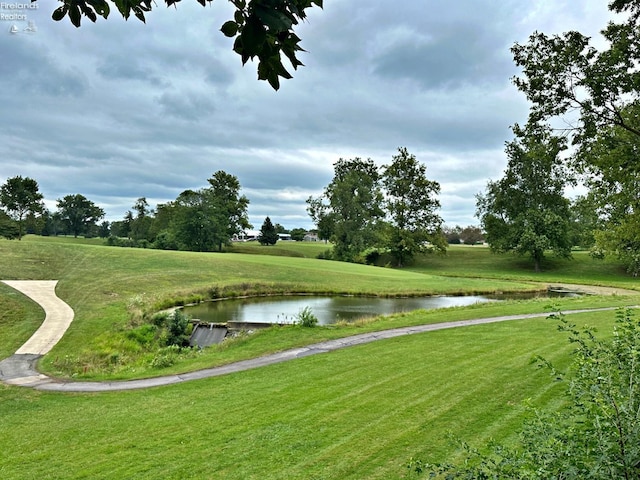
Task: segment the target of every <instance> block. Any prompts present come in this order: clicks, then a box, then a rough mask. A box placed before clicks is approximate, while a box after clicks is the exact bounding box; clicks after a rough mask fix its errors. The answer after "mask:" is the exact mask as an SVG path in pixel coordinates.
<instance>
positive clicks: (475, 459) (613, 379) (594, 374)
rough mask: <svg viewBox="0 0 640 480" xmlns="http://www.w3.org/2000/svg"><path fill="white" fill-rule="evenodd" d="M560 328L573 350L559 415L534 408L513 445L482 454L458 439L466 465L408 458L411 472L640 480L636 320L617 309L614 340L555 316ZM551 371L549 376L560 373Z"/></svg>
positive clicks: (544, 363)
mask: <svg viewBox="0 0 640 480" xmlns="http://www.w3.org/2000/svg"><path fill="white" fill-rule="evenodd" d="M556 318H559V319H560V321H561V330H563V331H566V332H568V333H569V341H570V342H571V343H574V344H575V345H576V349H575V351H574V355H575V358H574V362H573V368H572V373H573V378H572V379H571V381H570V382H569V384H568V386H567V396H568V398H569V401H570V404H569V406H568V407H567V408H566V409H564V410H561V411H559V412H557V413H546V412H541V411H538V410H533V416H532V418H531V420H529V421H528V422H527V423H526V424H525V427H524V429H523V431H522V433H521V435H520V445H519V447H516V448H511V447H504V446H500V445H492V447H493V448H492V453H491V454H489V455H484V454H481V453H479V452H478V451H477V450H475V449H472V448H471V447H469V446H468V445H467V444H466V443H464V442H462V446H463V449H464V450H465V452H466V460H465V461H464V463H463V465H460V466H456V465H451V464H438V465H432V464H428V463H424V462H422V461H420V460H412V461H411V463H410V464H409V465H408V467H409V469H410V470H411V471H413V472H414V473H417V474H419V475H422V474H424V473H428V475H429V478H446V479H456V478H469V479H470V478H486V479H489V478H496V479H497V478H501V479H502V478H505V479H531V480H533V479H536V480H538V479H539V480H542V479H548V478H575V479H579V478H589V479H594V480H605V479H606V480H609V479H612V478H622V479H632V478H634V479H635V478H640V395H638V392H637V389H638V386H637V379H638V378H639V377H640V323H639V322H637V321H636V320H634V319H633V317H632V315H631V312H630V311H629V310H624V311H620V312H618V315H617V326H616V327H615V330H614V336H613V339H612V340H608V341H602V340H598V339H597V338H596V337H595V335H594V333H593V331H592V330H588V329H585V330H583V331H579V330H577V329H576V328H575V325H572V324H569V323H568V322H567V321H566V320H565V319H564V317H563V316H562V315H561V314H560V315H559V316H557V317H556ZM537 360H538V361H539V363H540V365H541V366H547V367H550V368H551V373H552V374H553V377H554V378H558V377H559V378H562V377H563V375H562V374H561V373H559V372H557V371H556V370H555V369H553V366H552V365H551V364H550V363H549V362H548V361H546V360H544V359H542V358H537Z"/></svg>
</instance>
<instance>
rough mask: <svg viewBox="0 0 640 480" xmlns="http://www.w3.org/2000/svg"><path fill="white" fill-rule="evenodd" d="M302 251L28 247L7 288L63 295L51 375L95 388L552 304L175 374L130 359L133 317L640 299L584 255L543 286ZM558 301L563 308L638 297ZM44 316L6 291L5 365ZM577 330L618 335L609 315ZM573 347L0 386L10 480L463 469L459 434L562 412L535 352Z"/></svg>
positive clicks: (8, 248)
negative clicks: (321, 306) (68, 318)
mask: <svg viewBox="0 0 640 480" xmlns="http://www.w3.org/2000/svg"><path fill="white" fill-rule="evenodd" d="M288 243H289V242H286V244H288ZM283 244H285V242H281V243H279V244H278V246H280V248H285V246H283ZM291 247H293V248H292V250H290V254H291V256H287V257H285V256H281V255H263V254H255V250H257V249H261V248H271V247H259V246H255V247H252V246H243V248H246V249H247V251H244V252H243V253H223V254H210V253H192V252H165V251H154V250H140V249H124V248H116V247H105V246H101V245H99V244H96V243H95V242H83V241H81V240H80V239H78V240H72V241H69V239H67V240H65V239H46V238H40V237H29V236H28V237H26V238H25V239H24V240H23V241H21V242H17V241H12V242H9V241H2V240H0V279H58V280H59V285H58V289H57V293H58V295H59V296H60V297H61V298H62V299H64V300H65V301H66V302H67V303H69V304H70V305H71V306H72V307H73V308H74V311H75V313H76V318H75V320H74V322H73V324H72V326H71V328H70V330H69V332H68V333H67V335H65V337H64V338H63V340H62V341H61V342H60V343H59V344H58V345H57V346H56V347H55V348H54V350H53V351H52V352H51V353H50V354H49V355H47V356H46V357H45V358H44V360H43V362H42V368H44V369H45V370H46V371H48V372H54V373H60V374H70V373H76V374H78V376H84V377H85V378H94V379H95V378H134V377H139V376H148V375H161V374H165V373H170V372H177V371H186V370H193V369H196V368H201V367H205V366H212V365H217V364H223V363H228V362H230V361H233V360H236V359H241V358H248V357H252V356H256V355H259V354H263V353H269V352H273V351H277V350H281V349H284V348H290V347H293V346H299V345H304V344H308V343H311V342H315V341H320V340H323V339H327V338H337V337H340V336H345V335H349V334H352V333H360V332H363V331H371V330H379V329H384V328H393V327H400V326H405V325H416V324H423V323H432V322H441V321H450V320H461V319H468V318H478V317H489V316H497V315H506V314H515V313H527V312H540V311H544V307H545V305H547V304H549V303H551V302H550V301H549V300H529V301H519V302H505V303H500V304H483V305H476V306H473V307H466V308H457V309H449V310H435V311H417V312H412V313H407V314H402V315H395V316H390V317H383V318H379V319H377V320H375V321H370V322H361V323H358V324H356V325H347V326H337V327H331V328H313V329H303V328H296V327H286V328H272V329H267V330H265V331H263V332H261V333H260V334H257V335H253V336H248V337H243V338H241V339H239V340H237V341H234V342H230V344H229V345H224V346H220V347H214V348H211V349H205V350H204V352H202V353H200V354H194V355H193V356H189V357H187V358H183V359H182V360H181V361H179V362H178V363H176V364H174V365H171V366H169V367H168V368H165V369H153V368H151V367H150V366H149V364H148V362H146V361H145V362H146V363H145V362H143V361H142V360H141V359H143V358H144V357H143V356H142V355H139V356H138V357H136V354H135V352H131V351H132V349H135V344H132V343H131V340H130V339H129V338H128V337H127V335H126V332H127V329H128V328H129V325H130V322H131V318H132V316H135V315H136V312H138V311H139V310H143V309H153V308H156V307H158V306H161V305H168V304H172V303H179V302H183V301H187V300H189V299H198V298H205V297H207V296H210V295H212V294H215V293H220V292H223V291H226V292H232V293H236V294H240V293H244V292H252V291H253V292H262V293H270V292H283V291H288V292H301V291H307V292H328V293H358V294H369V295H400V294H413V295H416V294H434V293H478V292H493V291H509V290H532V289H536V288H540V284H539V283H537V282H551V283H553V282H564V283H584V284H590V283H593V284H599V285H611V286H617V287H624V288H628V289H637V288H638V283H637V279H633V278H630V277H627V276H625V275H624V274H623V272H622V271H621V269H620V267H619V265H616V264H615V263H602V262H596V261H595V260H592V259H590V258H589V257H588V256H587V255H585V254H582V253H579V254H576V255H575V259H574V260H573V261H572V262H569V261H549V262H548V263H547V264H546V265H545V266H544V271H543V272H542V273H541V274H538V275H536V274H534V273H533V271H532V268H531V266H530V265H528V264H526V263H522V262H520V261H519V260H518V259H514V257H511V256H496V255H492V254H490V253H489V252H488V250H487V249H483V248H477V247H471V248H470V247H466V248H464V247H460V248H451V249H450V250H449V253H448V254H447V255H446V256H443V257H426V258H424V259H420V261H419V262H417V263H416V264H415V265H414V266H413V267H411V268H410V269H405V270H401V271H400V270H393V269H388V268H377V267H368V266H363V265H352V264H345V263H338V262H330V261H322V260H316V259H315V258H313V257H314V256H315V255H314V254H312V252H313V250H312V249H314V248H317V246H316V245H297V244H295V243H293V242H292V243H291ZM323 247H324V245H323ZM252 248H253V250H252V251H249V250H251V249H252ZM287 248H288V247H287ZM296 249H297V250H296ZM323 249H324V248H323ZM271 253H273V251H271ZM225 289H226V290H225ZM556 303H557V304H558V305H560V306H561V308H562V309H565V310H567V309H574V308H586V307H596V306H608V305H630V304H636V303H638V299H637V297H634V296H609V297H604V296H596V297H581V298H574V299H561V300H558V301H556ZM42 318H43V314H42V312H41V310H40V309H39V307H37V306H36V305H34V304H33V303H32V302H30V301H29V300H27V299H25V298H24V297H22V296H21V295H20V294H17V293H16V292H15V291H13V290H12V289H10V288H9V287H7V286H6V285H3V284H0V330H1V332H2V334H1V335H0V355H1V356H2V357H5V356H8V355H10V354H11V353H12V352H13V351H15V349H16V348H17V347H18V346H19V345H21V344H22V343H23V342H24V341H25V340H26V339H27V338H28V337H29V336H30V335H31V333H32V332H33V331H34V330H35V329H36V328H37V326H38V324H39V322H41V321H42ZM574 318H575V320H574V321H577V323H579V324H590V325H596V326H598V327H599V328H600V330H601V331H602V332H604V333H606V334H609V333H610V332H611V327H612V325H613V318H614V313H613V312H607V313H597V314H596V313H589V314H581V315H577V316H575V317H574ZM570 348H571V347H570V345H569V343H568V342H567V340H566V336H565V335H564V334H561V333H559V332H557V330H556V328H555V324H554V322H553V321H552V320H546V319H537V320H526V321H524V320H523V321H515V322H508V323H500V324H492V325H482V326H474V327H468V328H464V329H457V330H443V331H438V332H431V333H426V334H420V335H413V336H409V337H401V338H396V339H391V340H385V341H381V342H376V343H373V344H368V345H361V346H358V347H353V348H350V349H345V350H341V351H337V352H333V353H330V354H324V355H317V356H313V357H307V358H302V359H299V360H296V361H293V362H289V363H286V364H278V365H273V366H269V367H265V368H261V369H257V370H253V371H248V372H243V373H239V374H234V375H229V376H225V377H218V378H213V379H207V380H200V381H194V382H188V383H185V384H180V385H172V386H167V387H161V388H155V389H150V390H144V391H134V392H121V393H106V394H61V393H44V392H35V391H31V390H29V389H25V388H19V387H7V386H4V385H1V386H0V419H1V420H0V422H1V423H0V425H1V428H2V432H3V434H2V435H0V449H1V450H0V451H2V452H3V453H2V455H1V456H0V478H7V479H14V478H15V479H22V478H25V479H26V478H176V479H178V478H180V479H181V478H230V479H235V478H238V479H250V478H255V479H258V478H260V479H276V478H277V479H295V478H300V479H347V478H353V479H361V478H380V479H388V478H404V477H405V474H406V467H405V465H406V463H407V462H408V461H409V459H410V458H411V457H416V458H421V459H427V460H442V459H452V458H453V457H454V456H455V450H454V449H453V447H451V446H450V445H449V444H448V442H447V440H446V438H445V436H446V435H445V432H446V431H448V430H451V431H452V432H453V433H454V434H456V435H458V436H459V437H461V438H464V439H465V440H468V441H470V442H471V443H473V444H476V445H482V444H483V443H484V442H486V440H487V439H488V438H490V437H493V438H496V439H510V438H513V435H514V432H515V431H516V430H517V427H518V425H520V423H521V421H522V418H523V415H524V409H523V407H522V402H523V400H525V399H531V401H532V402H533V403H534V404H536V405H539V406H548V407H551V408H555V407H556V406H558V405H559V404H560V403H561V402H562V396H561V395H560V392H561V390H562V385H560V384H558V383H554V382H553V381H551V380H550V378H549V375H548V373H547V372H544V371H539V370H537V369H535V367H533V366H531V365H529V364H528V363H529V359H530V358H531V357H532V356H533V355H534V354H541V355H543V356H545V357H547V358H548V359H550V360H552V361H554V362H556V363H557V364H558V365H559V366H561V367H562V366H566V364H567V362H568V359H569V351H570ZM92 352H98V353H92ZM92 354H93V355H96V357H97V356H101V355H102V356H105V355H106V357H107V358H108V359H110V361H113V365H114V368H112V369H111V370H109V369H106V370H105V369H103V370H101V371H99V370H96V371H91V369H89V370H88V371H87V372H83V371H82V370H80V371H79V372H78V371H76V370H74V369H75V368H77V366H78V362H77V361H74V359H76V360H77V359H78V358H81V359H83V360H84V361H91V359H92V358H93V357H91V355H92ZM127 355H131V358H126V357H127ZM67 359H68V361H67ZM136 359H137V360H136ZM98 360H99V359H98V358H96V359H95V361H96V362H98ZM102 361H104V358H102ZM127 362H129V363H127Z"/></svg>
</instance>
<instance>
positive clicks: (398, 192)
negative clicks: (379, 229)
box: [382, 147, 446, 267]
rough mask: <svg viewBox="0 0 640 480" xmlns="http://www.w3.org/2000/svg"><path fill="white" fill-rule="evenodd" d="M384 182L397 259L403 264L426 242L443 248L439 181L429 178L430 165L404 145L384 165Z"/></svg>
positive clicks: (391, 247)
mask: <svg viewBox="0 0 640 480" xmlns="http://www.w3.org/2000/svg"><path fill="white" fill-rule="evenodd" d="M382 185H383V186H384V193H385V202H384V204H385V207H386V211H387V217H388V221H389V224H390V229H391V233H390V237H389V239H388V247H389V250H390V252H391V255H392V256H393V258H394V261H395V263H396V264H397V265H398V266H400V267H401V266H403V265H404V264H405V262H406V261H407V260H409V259H411V258H412V257H413V256H414V255H415V254H416V253H417V252H420V251H423V250H424V249H425V248H426V246H427V244H428V245H429V246H430V247H431V248H435V249H436V250H438V251H444V250H445V249H446V239H445V237H444V234H443V233H442V219H441V218H440V216H439V215H438V214H437V213H436V211H437V210H438V209H439V208H440V202H439V201H438V198H437V195H438V194H439V193H440V184H439V183H438V182H435V181H433V180H429V179H428V178H427V167H426V166H425V165H424V164H422V163H419V162H418V160H417V159H416V157H415V155H412V154H410V153H409V152H408V151H407V149H406V148H404V147H401V148H399V149H398V154H397V155H394V156H393V157H392V162H391V163H390V164H389V165H387V166H385V167H384V171H383V174H382Z"/></svg>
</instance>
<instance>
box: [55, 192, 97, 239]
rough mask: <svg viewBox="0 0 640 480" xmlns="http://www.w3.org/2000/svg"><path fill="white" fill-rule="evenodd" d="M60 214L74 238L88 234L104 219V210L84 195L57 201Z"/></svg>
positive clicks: (68, 196) (71, 196)
mask: <svg viewBox="0 0 640 480" xmlns="http://www.w3.org/2000/svg"><path fill="white" fill-rule="evenodd" d="M57 206H58V213H59V214H60V218H61V219H62V221H63V222H64V223H65V224H66V226H67V229H68V231H69V233H72V234H73V236H74V237H77V236H78V235H81V234H83V233H86V232H88V231H89V230H90V228H91V227H93V226H95V225H96V222H97V221H98V220H100V219H101V218H103V217H104V210H103V209H102V208H100V207H98V206H97V205H96V204H95V203H93V202H92V201H91V200H89V199H87V198H86V197H85V196H84V195H81V194H79V193H78V194H75V195H66V196H64V197H63V198H59V199H58V201H57Z"/></svg>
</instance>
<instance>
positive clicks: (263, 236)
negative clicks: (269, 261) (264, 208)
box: [258, 217, 278, 245]
mask: <svg viewBox="0 0 640 480" xmlns="http://www.w3.org/2000/svg"><path fill="white" fill-rule="evenodd" d="M277 241H278V232H277V231H276V228H275V227H274V226H273V223H271V219H270V218H269V217H267V218H265V219H264V222H263V223H262V227H260V234H259V235H258V242H260V245H275V244H276V242H277Z"/></svg>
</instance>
